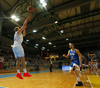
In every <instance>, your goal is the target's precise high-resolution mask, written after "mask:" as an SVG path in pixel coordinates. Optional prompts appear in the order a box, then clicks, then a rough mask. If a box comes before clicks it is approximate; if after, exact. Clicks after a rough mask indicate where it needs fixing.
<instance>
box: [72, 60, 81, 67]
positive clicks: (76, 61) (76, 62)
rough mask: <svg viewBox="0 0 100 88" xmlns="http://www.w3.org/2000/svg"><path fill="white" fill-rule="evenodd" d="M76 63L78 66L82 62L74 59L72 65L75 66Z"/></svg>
mask: <svg viewBox="0 0 100 88" xmlns="http://www.w3.org/2000/svg"><path fill="white" fill-rule="evenodd" d="M74 64H77V65H78V66H80V62H79V60H74V61H72V62H71V67H73V65H74Z"/></svg>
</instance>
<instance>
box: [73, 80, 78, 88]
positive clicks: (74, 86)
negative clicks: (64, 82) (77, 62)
mask: <svg viewBox="0 0 100 88" xmlns="http://www.w3.org/2000/svg"><path fill="white" fill-rule="evenodd" d="M76 83H77V80H76V81H75V83H74V86H73V88H75V87H76V86H75V84H76Z"/></svg>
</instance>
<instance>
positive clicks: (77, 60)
mask: <svg viewBox="0 0 100 88" xmlns="http://www.w3.org/2000/svg"><path fill="white" fill-rule="evenodd" d="M69 47H70V50H69V51H68V54H67V55H65V54H63V56H64V57H65V58H69V57H70V59H71V67H70V72H71V73H73V71H74V73H75V75H76V78H77V81H78V83H77V84H76V86H83V83H82V82H81V80H80V76H79V72H80V66H82V55H81V53H80V51H79V50H78V49H75V48H74V44H73V43H69ZM77 69H78V71H77Z"/></svg>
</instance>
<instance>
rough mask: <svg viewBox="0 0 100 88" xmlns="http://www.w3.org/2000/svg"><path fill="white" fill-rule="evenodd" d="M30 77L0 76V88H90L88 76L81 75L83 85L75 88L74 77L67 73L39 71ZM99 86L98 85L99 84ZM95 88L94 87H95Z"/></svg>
mask: <svg viewBox="0 0 100 88" xmlns="http://www.w3.org/2000/svg"><path fill="white" fill-rule="evenodd" d="M30 73H31V74H32V77H29V78H25V77H24V79H22V80H21V79H18V78H16V77H15V73H14V74H8V75H7V74H4V75H3V74H1V75H0V88H92V86H91V84H90V80H89V79H88V78H90V79H92V77H91V76H90V75H89V76H87V75H85V74H82V75H81V80H82V82H83V84H84V86H82V87H75V83H76V77H75V76H74V75H71V74H70V73H69V72H62V70H55V71H53V72H49V71H40V72H39V73H38V72H30ZM98 79H100V78H98ZM99 84H100V83H99ZM95 88H96V87H95ZM97 88H100V87H97Z"/></svg>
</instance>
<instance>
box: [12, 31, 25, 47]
mask: <svg viewBox="0 0 100 88" xmlns="http://www.w3.org/2000/svg"><path fill="white" fill-rule="evenodd" d="M22 42H23V35H22V34H21V35H18V34H17V32H15V34H14V44H13V46H17V45H21V44H22Z"/></svg>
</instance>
